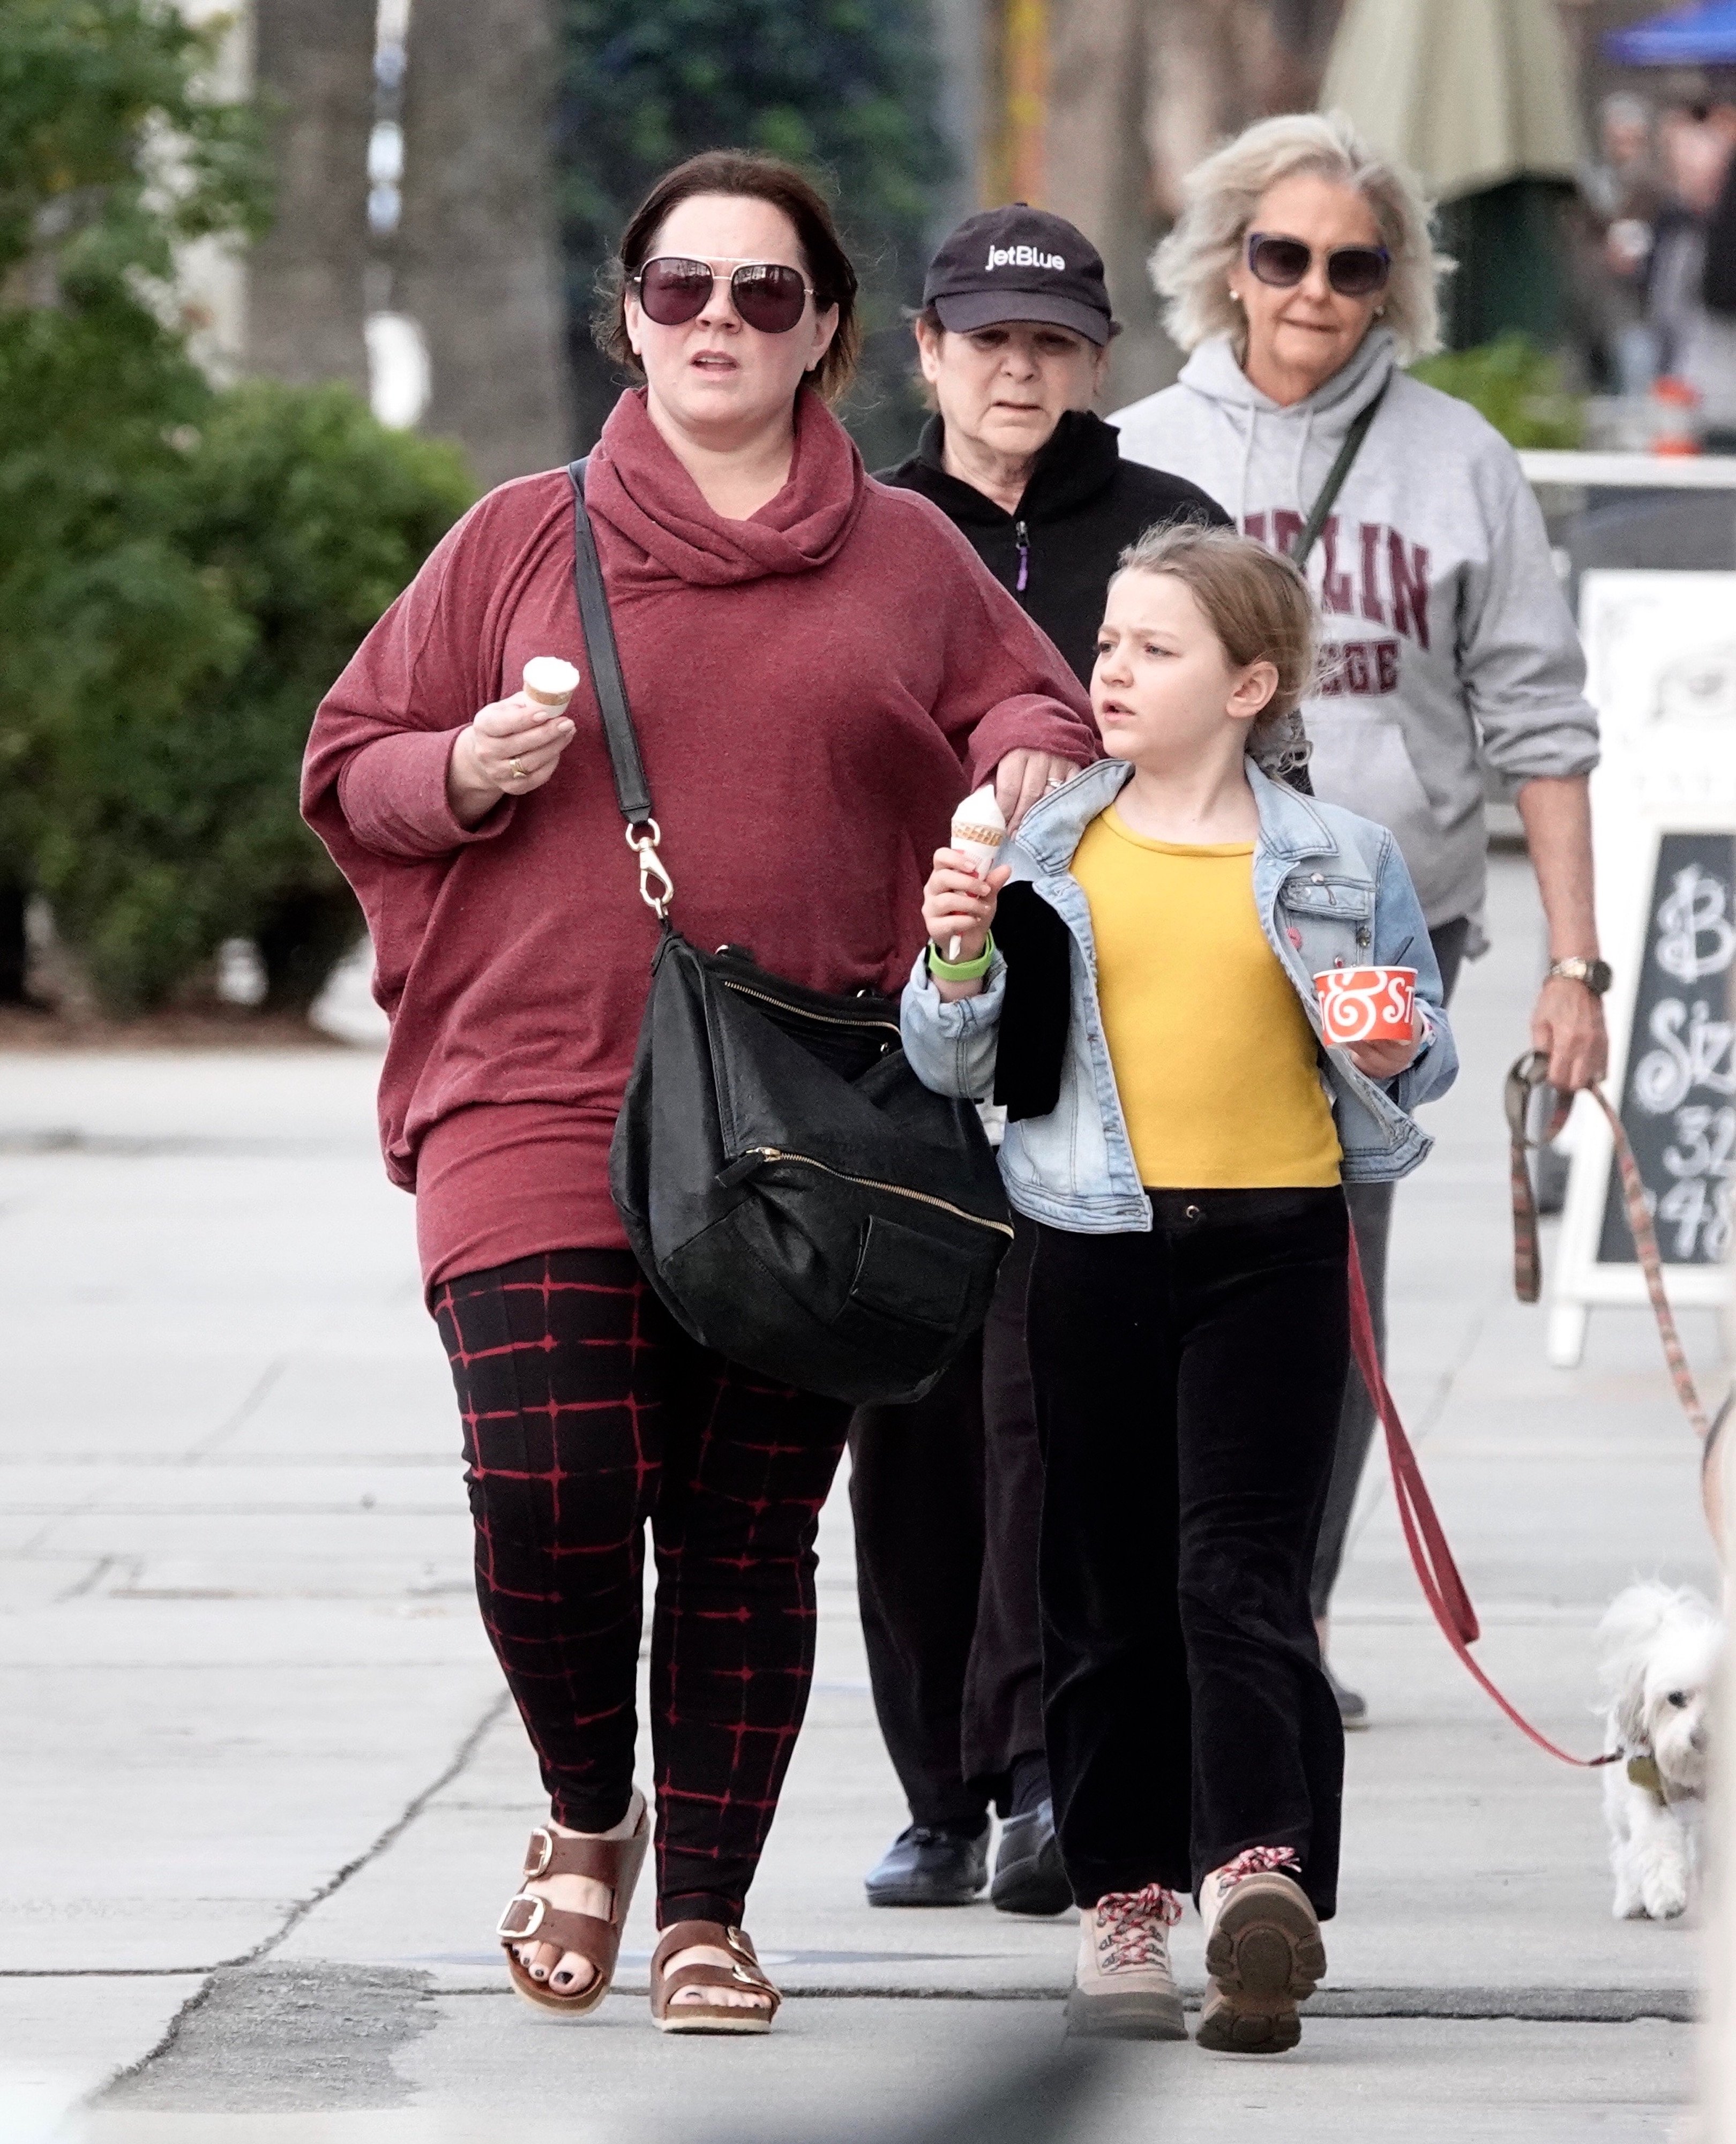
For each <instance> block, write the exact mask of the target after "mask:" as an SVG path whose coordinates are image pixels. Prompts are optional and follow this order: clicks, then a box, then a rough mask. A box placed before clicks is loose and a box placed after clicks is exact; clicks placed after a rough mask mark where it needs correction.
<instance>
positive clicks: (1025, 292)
mask: <svg viewBox="0 0 1736 2144" xmlns="http://www.w3.org/2000/svg"><path fill="white" fill-rule="evenodd" d="M922 302H923V304H924V305H925V306H926V305H932V306H933V307H934V309H935V311H936V312H937V313H938V314H939V315H940V325H941V326H942V327H944V328H947V329H950V330H951V331H952V332H953V333H955V334H957V335H968V334H969V333H970V330H972V329H973V328H992V327H998V326H999V325H1001V324H1002V322H1004V321H1006V320H1044V321H1047V322H1049V324H1050V325H1052V326H1054V327H1059V328H1071V329H1072V330H1073V332H1074V334H1075V335H1084V337H1085V339H1086V340H1087V341H1088V342H1094V343H1096V344H1098V345H1099V346H1101V345H1103V344H1104V343H1106V342H1107V341H1108V340H1109V337H1110V336H1111V335H1118V333H1119V332H1120V323H1119V322H1118V320H1112V319H1111V318H1110V315H1109V287H1108V285H1106V284H1105V282H1104V272H1103V256H1101V255H1100V254H1099V251H1098V250H1097V248H1096V247H1095V246H1094V245H1093V244H1092V243H1091V241H1090V240H1089V238H1087V237H1086V236H1085V234H1084V231H1081V230H1079V227H1078V226H1077V225H1075V224H1071V223H1069V222H1068V221H1067V219H1066V218H1065V217H1064V216H1049V215H1047V214H1045V213H1044V211H1043V210H1041V209H1039V208H1027V207H1026V206H1025V205H1024V202H1023V201H1014V203H1013V204H1012V206H1010V207H1009V208H991V209H985V211H983V213H982V214H981V215H980V216H968V217H966V219H965V221H964V222H963V223H961V224H960V226H959V227H958V229H957V230H956V231H954V232H953V233H952V235H951V236H950V237H949V238H947V239H946V240H945V241H943V243H942V245H941V246H940V251H938V252H937V253H936V254H935V257H934V259H933V260H932V261H930V263H929V265H928V276H927V279H926V280H925V282H924V284H923V286H922Z"/></svg>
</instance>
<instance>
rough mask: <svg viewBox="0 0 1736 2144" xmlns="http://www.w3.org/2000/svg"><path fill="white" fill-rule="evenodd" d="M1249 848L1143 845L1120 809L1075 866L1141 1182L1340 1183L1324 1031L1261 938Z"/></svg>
mask: <svg viewBox="0 0 1736 2144" xmlns="http://www.w3.org/2000/svg"><path fill="white" fill-rule="evenodd" d="M1253 853H1254V852H1253V849H1252V845H1248V846H1242V845H1240V844H1231V845H1229V846H1224V847H1214V848H1193V847H1183V846H1179V845H1178V844H1177V843H1175V842H1173V841H1147V840H1146V839H1145V838H1144V836H1143V835H1139V834H1136V833H1134V832H1133V831H1132V829H1131V828H1130V827H1128V826H1125V825H1123V822H1122V820H1121V818H1120V816H1119V815H1118V812H1117V811H1116V810H1115V808H1114V806H1113V805H1111V806H1110V807H1109V810H1108V811H1104V813H1103V814H1102V815H1101V816H1100V817H1099V818H1097V819H1095V820H1094V821H1092V823H1091V825H1090V826H1088V827H1087V828H1086V829H1085V834H1084V839H1083V840H1082V841H1080V843H1079V849H1078V851H1077V853H1076V854H1075V855H1074V860H1073V875H1074V877H1075V878H1076V879H1077V880H1078V881H1079V884H1080V886H1083V887H1084V891H1085V898H1086V899H1087V900H1088V901H1089V902H1090V904H1091V929H1092V932H1093V935H1094V936H1095V938H1096V940H1097V995H1098V1001H1099V1004H1100V1005H1101V1006H1102V1008H1103V1024H1104V1039H1105V1040H1106V1041H1107V1042H1108V1044H1109V1059H1110V1062H1111V1063H1112V1064H1113V1065H1114V1069H1115V1084H1116V1087H1117V1089H1118V1090H1119V1093H1120V1095H1121V1108H1122V1114H1123V1116H1125V1118H1126V1119H1127V1129H1128V1137H1129V1138H1130V1139H1132V1141H1133V1157H1134V1159H1135V1160H1136V1161H1137V1162H1138V1164H1139V1180H1140V1182H1141V1183H1142V1184H1151V1185H1153V1186H1158V1187H1168V1188H1169V1189H1173V1190H1182V1189H1188V1190H1192V1189H1219V1190H1223V1189H1253V1188H1256V1187H1259V1186H1275V1185H1279V1184H1313V1185H1320V1184H1336V1183H1337V1181H1338V1158H1339V1154H1340V1151H1341V1149H1340V1148H1339V1144H1338V1134H1337V1129H1336V1127H1335V1126H1334V1124H1333V1123H1332V1107H1331V1104H1329V1103H1328V1102H1327V1098H1326V1095H1325V1094H1324V1093H1323V1092H1322V1089H1321V1084H1320V1079H1319V1075H1318V1074H1317V1071H1316V1069H1315V1067H1316V1062H1317V1053H1316V1048H1315V1042H1314V1034H1313V1030H1312V1028H1311V1027H1310V1026H1309V1025H1308V1019H1307V1014H1306V1013H1305V1012H1304V1011H1303V1010H1302V1005H1301V1003H1300V1002H1299V1000H1297V995H1296V988H1295V985H1293V984H1292V982H1291V980H1290V979H1289V977H1288V976H1287V975H1286V974H1285V972H1284V970H1283V969H1282V967H1281V966H1280V965H1279V964H1278V959H1277V955H1276V954H1275V953H1274V952H1273V951H1272V948H1271V946H1270V945H1267V942H1266V936H1265V933H1264V932H1263V931H1262V930H1261V928H1260V919H1259V916H1258V915H1257V912H1256V911H1255V908H1254V900H1253Z"/></svg>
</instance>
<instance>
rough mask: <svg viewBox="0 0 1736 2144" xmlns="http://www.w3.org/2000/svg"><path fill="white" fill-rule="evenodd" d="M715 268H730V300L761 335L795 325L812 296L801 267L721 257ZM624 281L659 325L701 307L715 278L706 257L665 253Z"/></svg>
mask: <svg viewBox="0 0 1736 2144" xmlns="http://www.w3.org/2000/svg"><path fill="white" fill-rule="evenodd" d="M717 266H719V267H722V268H730V269H731V270H732V273H731V275H730V279H729V295H730V300H731V302H732V304H733V305H734V306H735V309H736V310H737V312H738V313H739V314H740V315H742V320H744V321H745V322H746V325H748V326H749V327H751V328H757V329H758V330H759V331H760V333H761V335H788V333H789V332H790V330H791V328H793V327H795V326H796V325H798V324H799V323H800V321H801V315H802V312H803V310H804V309H805V308H806V305H807V301H808V300H809V299H810V298H811V296H812V295H813V291H812V290H811V287H810V285H807V284H806V283H804V282H803V281H802V280H801V270H800V269H798V268H786V266H784V265H783V263H782V262H781V261H736V262H733V263H732V262H730V261H719V262H718V263H717ZM627 280H628V282H630V283H631V284H632V285H634V286H635V287H636V288H637V290H638V293H639V303H640V304H641V305H642V306H643V307H644V308H645V317H646V318H647V320H655V321H656V322H657V325H658V326H659V327H660V328H678V327H680V326H681V325H682V324H683V323H684V322H685V321H687V320H697V319H698V318H699V315H701V314H702V312H703V311H704V310H705V309H706V307H707V305H709V304H710V302H711V296H712V285H713V284H714V283H715V282H716V280H717V278H716V276H715V275H714V274H713V272H712V263H711V262H710V261H689V260H687V258H686V257H685V256H682V255H681V254H675V253H668V254H662V255H659V256H658V257H657V259H656V260H655V261H647V262H646V263H645V266H643V267H642V269H640V270H639V271H638V273H637V275H630V276H628V278H627Z"/></svg>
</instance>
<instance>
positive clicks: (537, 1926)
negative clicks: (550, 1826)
mask: <svg viewBox="0 0 1736 2144" xmlns="http://www.w3.org/2000/svg"><path fill="white" fill-rule="evenodd" d="M650 1842H651V1811H650V1809H649V1808H648V1807H642V1809H640V1812H639V1822H638V1825H637V1829H635V1831H634V1832H633V1834H632V1837H631V1838H630V1839H563V1837H562V1836H561V1834H560V1833H559V1832H558V1831H553V1830H545V1829H543V1827H542V1826H541V1825H538V1828H537V1829H536V1830H534V1831H533V1833H532V1834H531V1835H530V1844H529V1845H528V1847H527V1848H526V1849H525V1851H524V1877H523V1880H524V1881H525V1882H527V1883H534V1882H536V1881H537V1880H538V1878H540V1877H543V1876H588V1877H589V1878H591V1880H592V1882H593V1883H604V1884H607V1885H608V1889H609V1893H610V1897H609V1918H608V1920H606V1921H602V1920H598V1918H597V1917H596V1915H595V1914H594V1913H573V1912H571V1911H569V1910H568V1909H566V1908H562V1907H559V1906H551V1905H550V1904H549V1903H548V1900H547V1899H546V1898H538V1897H536V1896H535V1895H534V1894H533V1893H531V1892H528V1891H520V1892H519V1893H518V1896H517V1897H516V1898H513V1899H510V1900H509V1901H508V1904H507V1908H506V1911H505V1912H504V1913H503V1914H502V1915H501V1916H500V1925H499V1927H498V1928H496V1930H495V1931H494V1933H496V1934H497V1935H498V1937H499V1938H500V1940H501V1943H502V1945H503V1947H504V1948H505V1951H506V1969H507V1971H508V1973H509V1974H510V1975H511V1977H512V1983H513V1987H514V1988H516V1989H517V1990H518V1993H519V1994H521V1995H522V1996H523V1998H524V1999H525V2001H526V2002H527V2003H534V2004H535V2005H536V2007H537V2008H538V2009H539V2010H546V2011H548V2012H549V2013H550V2015H551V2016H553V2017H587V2016H588V2015H589V2013H590V2012H592V2011H593V2010H594V2009H595V2008H597V2006H598V2003H601V2002H602V2000H603V1997H604V1996H605V1995H607V1994H608V1992H609V1983H611V1982H612V1981H613V1978H614V1977H615V1960H616V1958H617V1956H618V1953H619V1952H620V1948H621V1929H622V1924H623V1923H624V1922H625V1921H626V1919H627V1908H628V1907H629V1906H630V1905H631V1904H632V1896H633V1886H634V1884H635V1883H637V1882H638V1880H639V1869H640V1867H641V1864H642V1863H643V1861H644V1859H645V1849H646V1848H647V1845H649V1844H650ZM531 1942H535V1943H554V1944H557V1945H558V1947H559V1948H560V1949H561V1950H563V1951H569V1950H570V1951H576V1952H577V1953H578V1955H579V1957H581V1958H585V1959H587V1960H588V1962H589V1963H590V1964H591V1965H592V1967H593V1968H594V1970H595V1973H596V1978H594V1979H593V1980H591V1981H588V1983H586V1985H585V1986H584V1987H583V1988H579V1989H578V1990H577V1992H576V1993H573V1994H570V1995H563V1994H562V1993H560V1991H559V1990H558V1988H551V1987H550V1986H549V1985H548V1983H547V1981H543V1980H533V1978H531V1976H530V1973H529V1972H528V1970H527V1968H525V1967H524V1966H523V1965H521V1964H520V1963H519V1962H518V1957H517V1956H516V1954H515V1952H514V1946H515V1945H516V1944H518V1943H531Z"/></svg>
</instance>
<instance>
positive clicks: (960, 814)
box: [946, 783, 1007, 960]
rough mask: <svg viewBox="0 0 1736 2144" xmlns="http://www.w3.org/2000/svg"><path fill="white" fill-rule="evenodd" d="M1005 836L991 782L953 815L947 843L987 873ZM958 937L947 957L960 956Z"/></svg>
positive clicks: (983, 873)
mask: <svg viewBox="0 0 1736 2144" xmlns="http://www.w3.org/2000/svg"><path fill="white" fill-rule="evenodd" d="M1006 837H1007V822H1006V820H1005V818H1004V816H1002V812H1001V809H1000V806H999V805H998V804H997V803H996V802H995V801H994V787H993V786H992V785H991V784H989V783H985V784H984V786H983V787H982V788H980V789H973V790H972V791H971V792H970V795H969V796H968V797H966V798H965V801H964V802H963V803H962V804H960V806H959V807H958V809H957V810H956V811H955V812H954V813H953V815H952V836H951V839H950V843H949V846H950V847H952V848H955V849H957V850H959V851H960V853H961V854H963V855H965V856H969V857H970V861H971V862H972V863H974V864H975V866H976V867H977V870H978V871H979V872H980V874H981V875H982V876H984V877H985V878H986V877H987V876H988V874H989V872H990V870H991V869H992V868H993V866H994V858H995V856H996V854H997V853H998V851H999V848H1000V845H1001V843H1002V842H1003V841H1005V839H1006ZM959 945H960V940H959V939H958V938H956V937H955V938H953V939H952V940H950V943H949V944H948V945H947V948H946V957H947V959H948V960H957V959H958V957H959Z"/></svg>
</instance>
